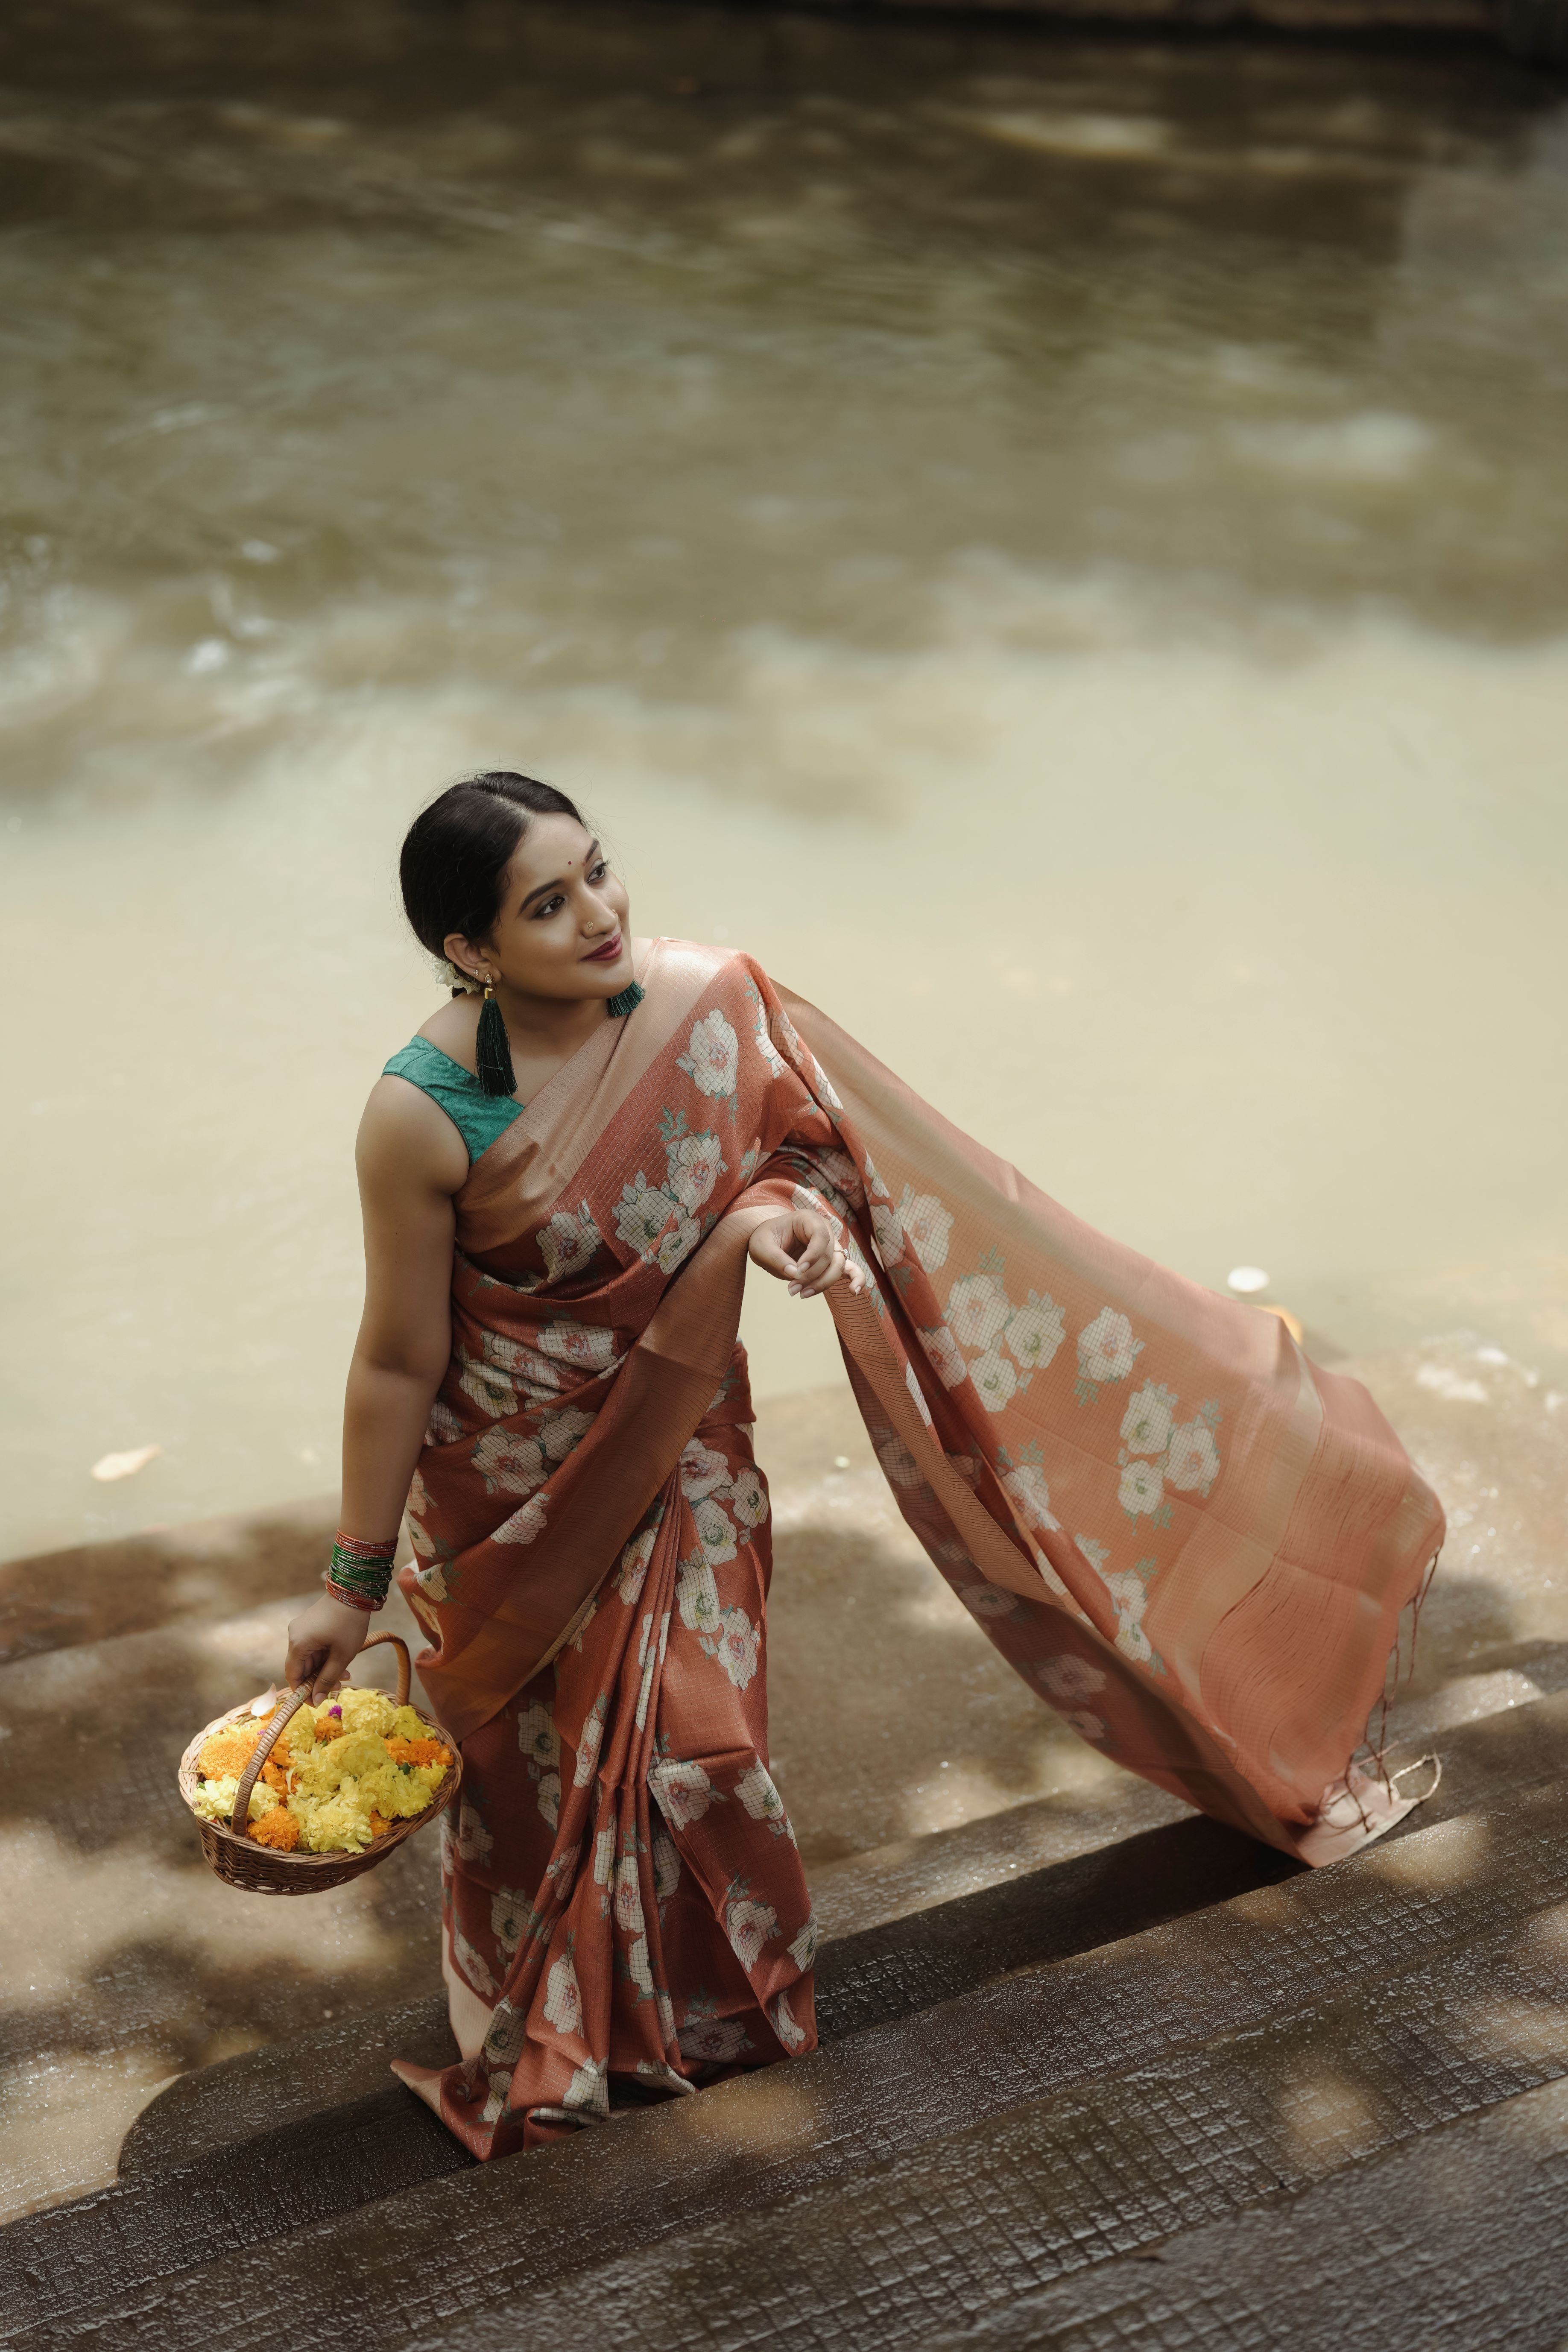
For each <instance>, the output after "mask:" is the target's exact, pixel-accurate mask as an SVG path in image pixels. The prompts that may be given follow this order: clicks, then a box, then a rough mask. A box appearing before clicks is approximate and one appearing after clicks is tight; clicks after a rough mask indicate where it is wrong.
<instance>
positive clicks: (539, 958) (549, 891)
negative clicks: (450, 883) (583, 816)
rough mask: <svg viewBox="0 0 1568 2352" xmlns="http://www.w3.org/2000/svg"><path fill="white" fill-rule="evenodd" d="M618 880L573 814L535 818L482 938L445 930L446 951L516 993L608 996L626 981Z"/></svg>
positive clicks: (624, 914) (627, 957) (623, 902)
mask: <svg viewBox="0 0 1568 2352" xmlns="http://www.w3.org/2000/svg"><path fill="white" fill-rule="evenodd" d="M628 903H629V902H628V900H627V898H626V885H625V884H624V883H623V882H621V881H619V880H618V879H617V878H616V876H615V875H614V874H612V873H611V871H610V868H609V866H608V864H607V863H606V861H605V855H604V852H603V851H602V850H601V848H600V847H599V845H598V843H597V842H596V841H595V838H594V836H593V835H592V834H591V833H589V832H588V831H587V830H586V828H585V827H584V826H583V825H580V824H578V823H577V821H576V819H575V818H574V817H569V816H536V817H534V818H533V819H532V820H531V823H530V824H529V828H528V831H527V832H526V833H525V834H524V835H523V837H522V839H521V842H519V844H518V845H517V848H516V850H515V851H514V852H513V854H512V860H511V863H510V866H508V867H507V870H506V887H505V889H504V891H503V893H502V896H501V903H500V913H499V914H498V915H497V917H496V919H495V928H494V929H493V930H492V931H491V933H490V935H489V939H488V940H465V939H462V938H460V937H459V936H458V933H457V932H453V933H452V935H451V936H450V937H449V938H448V940H447V942H446V947H447V956H448V957H449V958H450V960H451V961H452V962H453V963H454V964H455V965H456V966H457V967H458V970H459V971H467V972H468V973H470V974H471V975H472V976H473V977H474V978H476V979H482V978H483V977H484V975H485V974H486V973H487V972H488V973H489V976H490V978H491V979H492V980H497V979H500V980H503V981H505V982H507V983H508V984H509V985H510V987H512V988H515V989H516V990H517V991H518V992H520V994H521V995H525V996H549V997H555V998H557V999H568V1000H570V999H573V998H582V997H590V996H615V995H616V994H618V993H619V992H620V991H621V990H622V989H623V988H626V987H627V986H628V985H629V984H630V982H631V979H632V951H631V940H630V938H629V937H628V935H627V930H626V925H627V921H628Z"/></svg>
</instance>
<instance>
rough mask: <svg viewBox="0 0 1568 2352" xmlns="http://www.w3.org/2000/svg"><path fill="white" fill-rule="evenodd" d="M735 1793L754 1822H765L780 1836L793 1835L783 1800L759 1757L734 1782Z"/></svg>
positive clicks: (771, 1776)
mask: <svg viewBox="0 0 1568 2352" xmlns="http://www.w3.org/2000/svg"><path fill="white" fill-rule="evenodd" d="M735 1794H736V1796H737V1797H739V1799H740V1800H741V1802H742V1805H744V1807H745V1809H746V1811H747V1812H749V1813H750V1815H751V1817H752V1820H753V1821H754V1822H767V1823H768V1825H769V1826H770V1828H771V1829H773V1831H774V1832H775V1833H776V1834H778V1835H779V1836H781V1837H792V1838H793V1837H794V1835H795V1832H794V1831H793V1830H792V1829H791V1827H790V1822H789V1815H788V1813H787V1812H786V1811H784V1799H783V1798H782V1797H781V1796H780V1794H779V1792H778V1790H777V1788H776V1786H775V1785H774V1781H773V1775H772V1773H771V1772H770V1771H769V1770H768V1768H767V1766H766V1765H765V1764H764V1763H763V1760H762V1759H761V1757H759V1758H758V1759H757V1760H756V1762H755V1763H754V1764H752V1765H751V1766H749V1767H748V1769H746V1770H745V1771H744V1772H742V1775H741V1777H740V1779H739V1780H737V1781H736V1783H735Z"/></svg>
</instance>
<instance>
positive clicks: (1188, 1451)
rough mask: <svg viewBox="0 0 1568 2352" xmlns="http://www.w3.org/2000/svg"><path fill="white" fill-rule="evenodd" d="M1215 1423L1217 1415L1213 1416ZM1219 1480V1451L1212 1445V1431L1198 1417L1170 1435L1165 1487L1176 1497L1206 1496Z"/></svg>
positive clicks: (1166, 1458)
mask: <svg viewBox="0 0 1568 2352" xmlns="http://www.w3.org/2000/svg"><path fill="white" fill-rule="evenodd" d="M1215 1419H1216V1420H1217V1419H1218V1414H1217V1413H1215ZM1218 1476H1219V1448H1218V1446H1217V1445H1216V1444H1215V1442H1214V1431H1213V1429H1212V1427H1211V1426H1210V1424H1209V1423H1208V1422H1206V1421H1205V1420H1204V1419H1203V1417H1202V1416H1201V1415H1200V1416H1199V1417H1198V1419H1196V1420H1195V1421H1184V1422H1183V1423H1181V1424H1180V1426H1179V1427H1178V1428H1176V1429H1173V1431H1172V1432H1171V1446H1170V1451H1169V1453H1168V1454H1166V1456H1165V1483H1166V1485H1167V1486H1174V1487H1175V1488H1176V1490H1177V1492H1178V1493H1179V1494H1184V1495H1190V1494H1192V1493H1194V1492H1196V1493H1198V1494H1200V1495H1205V1496H1206V1495H1207V1493H1208V1491H1209V1488H1210V1487H1211V1486H1213V1485H1214V1482H1215V1479H1216V1478H1217V1477H1218Z"/></svg>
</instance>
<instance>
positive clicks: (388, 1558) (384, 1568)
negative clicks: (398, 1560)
mask: <svg viewBox="0 0 1568 2352" xmlns="http://www.w3.org/2000/svg"><path fill="white" fill-rule="evenodd" d="M377 1549H379V1550H381V1551H382V1552H383V1553H384V1558H383V1559H365V1558H364V1556H363V1553H361V1552H360V1551H358V1550H357V1549H356V1550H353V1551H351V1550H349V1549H348V1548H347V1547H346V1546H345V1545H343V1544H341V1543H335V1544H334V1545H333V1546H332V1557H331V1565H330V1566H329V1567H328V1569H327V1572H326V1577H325V1579H324V1581H326V1582H327V1583H329V1584H335V1585H337V1586H338V1587H339V1588H340V1590H341V1591H343V1592H345V1593H352V1594H353V1596H354V1598H355V1599H356V1600H357V1601H362V1602H363V1603H366V1604H368V1606H369V1607H370V1608H372V1609H379V1608H380V1607H381V1604H382V1602H383V1601H384V1600H385V1599H386V1592H387V1587H388V1586H389V1585H390V1584H391V1582H392V1559H393V1555H394V1553H395V1551H396V1549H397V1545H396V1541H395V1540H394V1541H393V1542H392V1543H390V1544H383V1545H380V1546H378V1547H377Z"/></svg>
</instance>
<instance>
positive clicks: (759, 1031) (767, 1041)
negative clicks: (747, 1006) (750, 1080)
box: [746, 982, 786, 1078]
mask: <svg viewBox="0 0 1568 2352" xmlns="http://www.w3.org/2000/svg"><path fill="white" fill-rule="evenodd" d="M746 993H747V995H748V996H749V997H750V998H751V1000H752V1022H753V1023H754V1024H755V1029H756V1046H757V1051H758V1053H759V1054H760V1055H762V1057H763V1061H764V1062H765V1063H766V1064H767V1066H768V1075H769V1076H770V1077H774V1078H782V1077H784V1076H785V1075H786V1065H785V1063H784V1055H782V1054H781V1053H780V1052H779V1049H778V1047H777V1046H776V1045H774V1044H773V1039H772V1037H771V1036H770V1035H769V1034H768V1012H767V1007H766V1005H765V1004H764V1003H763V1000H762V998H761V996H760V995H759V994H758V992H757V991H756V989H755V988H754V987H753V986H752V983H751V982H747V984H746Z"/></svg>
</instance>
